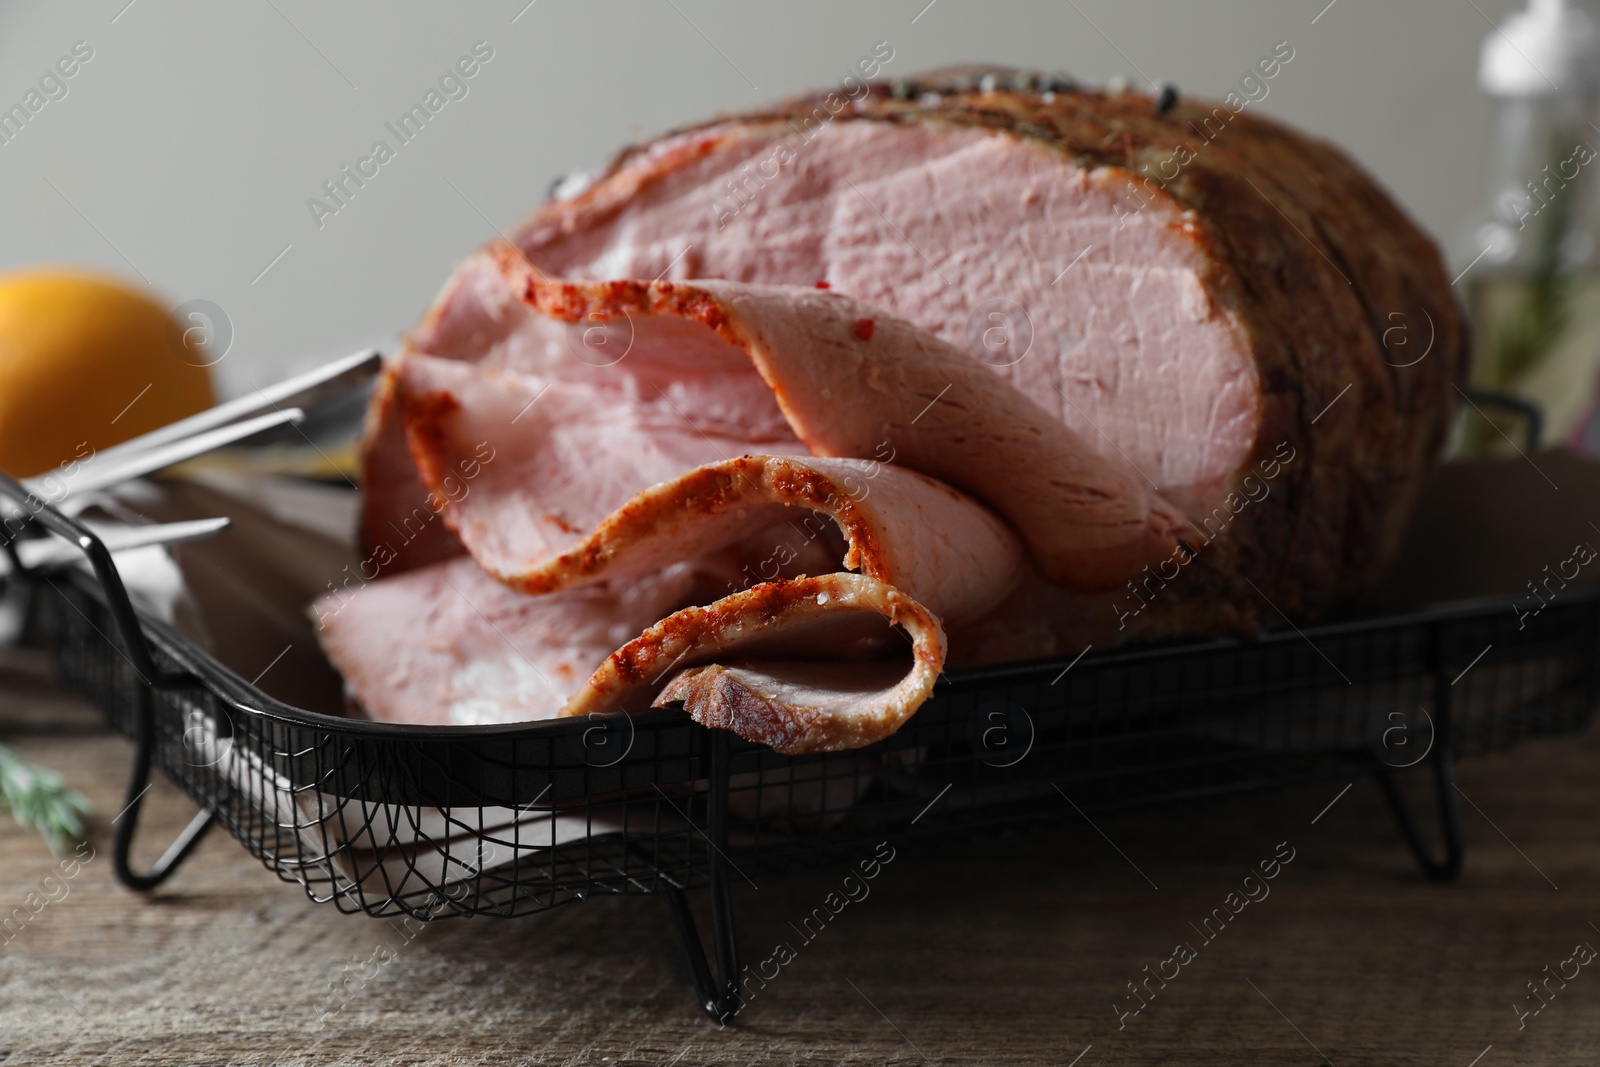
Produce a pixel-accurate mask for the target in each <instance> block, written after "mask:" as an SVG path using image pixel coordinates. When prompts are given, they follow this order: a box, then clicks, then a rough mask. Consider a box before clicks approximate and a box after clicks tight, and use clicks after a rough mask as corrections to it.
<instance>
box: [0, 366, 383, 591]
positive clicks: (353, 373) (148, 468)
mask: <svg viewBox="0 0 1600 1067" xmlns="http://www.w3.org/2000/svg"><path fill="white" fill-rule="evenodd" d="M382 366H383V356H382V354H381V353H379V352H378V350H377V349H366V350H364V351H361V352H357V353H356V354H355V355H352V356H346V357H345V358H344V359H339V360H335V361H334V362H332V363H328V364H324V365H323V366H321V367H317V368H316V369H314V370H310V371H307V372H306V373H304V374H298V375H295V376H294V377H293V378H288V379H286V380H284V381H281V382H278V383H277V384H275V385H269V386H267V387H265V388H262V389H257V390H256V391H255V392H254V393H251V394H249V395H247V396H242V397H239V398H237V399H234V400H230V401H228V402H226V403H223V404H218V405H217V406H216V407H213V408H208V409H207V410H205V411H202V412H200V413H199V414H198V415H191V416H190V417H189V418H187V419H181V420H179V421H178V422H174V423H171V424H170V425H167V426H163V427H161V428H160V429H159V430H152V431H150V432H149V433H147V434H142V435H140V436H139V437H135V438H132V439H130V440H128V441H124V442H123V443H122V444H119V445H116V446H114V447H111V448H108V449H105V450H104V451H101V452H96V453H95V454H94V455H92V456H90V457H89V458H87V459H85V460H83V461H82V462H79V463H77V464H74V465H71V466H70V468H63V469H62V470H61V471H59V472H51V473H48V474H42V475H37V476H35V477H32V478H27V479H24V480H23V481H22V485H23V487H24V488H26V489H27V490H28V492H29V493H30V494H32V496H33V497H35V498H37V499H38V500H39V501H42V502H43V503H47V504H50V505H53V506H55V507H60V506H62V505H63V504H66V503H67V502H68V501H69V500H72V499H74V498H82V497H84V496H86V495H87V494H91V493H95V492H99V491H102V490H105V489H109V488H111V487H112V486H116V485H120V484H122V483H123V482H127V481H131V480H133V479H135V478H141V477H143V476H144V475H147V474H153V473H155V472H156V471H159V470H163V469H165V468H167V467H171V466H174V465H176V464H178V463H182V462H184V461H186V460H190V459H193V458H195V457H196V456H200V455H204V454H205V453H207V452H211V451H214V450H215V449H218V448H222V447H223V446H225V445H231V444H234V443H235V442H238V441H243V440H245V439H246V438H250V437H254V436H255V435H256V434H259V433H262V432H264V431H266V430H270V429H273V428H275V427H278V426H284V425H292V424H296V423H299V422H300V421H301V420H302V419H304V418H305V413H306V410H307V409H310V408H315V407H317V406H318V405H319V404H323V403H326V402H327V401H328V400H331V399H333V398H334V397H336V396H338V395H339V394H341V393H343V392H345V391H347V390H350V389H353V388H356V387H357V386H359V385H362V384H364V383H365V382H367V381H369V380H371V379H372V378H374V377H376V375H377V373H378V371H379V369H380V368H381V367H382ZM268 409H271V410H268ZM0 513H3V515H4V517H5V518H8V519H15V518H19V517H25V516H26V515H27V513H28V511H27V508H26V507H24V506H23V505H21V504H18V503H16V502H14V501H11V500H0ZM227 525H228V520H227V519H225V518H216V519H200V520H194V521H188V522H166V523H152V524H149V525H143V526H129V527H122V528H108V529H107V530H105V531H104V532H103V533H102V539H103V540H104V541H105V543H106V547H107V548H109V549H111V550H112V551H114V552H115V551H121V550H124V549H130V548H143V547H148V546H150V545H167V544H177V543H179V542H183V541H192V540H196V539H198V538H201V537H210V536H213V535H215V534H217V533H220V532H221V531H222V530H224V529H226V528H227ZM17 548H18V558H19V559H21V560H22V561H23V563H24V564H25V565H27V566H30V567H32V566H57V565H61V564H65V563H70V562H71V561H72V560H74V559H76V558H77V555H78V554H77V552H76V551H75V550H74V547H73V546H70V545H67V544H65V543H60V544H51V543H49V542H38V543H32V542H30V543H26V544H19V545H18V546H17ZM9 569H10V568H9V561H8V560H7V559H6V557H4V556H0V574H4V573H5V572H6V571H7V570H9Z"/></svg>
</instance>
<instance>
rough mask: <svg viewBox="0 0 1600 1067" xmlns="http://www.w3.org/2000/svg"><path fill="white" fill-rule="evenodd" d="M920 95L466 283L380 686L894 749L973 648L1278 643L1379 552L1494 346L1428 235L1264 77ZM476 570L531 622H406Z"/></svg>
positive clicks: (395, 401) (704, 151)
mask: <svg viewBox="0 0 1600 1067" xmlns="http://www.w3.org/2000/svg"><path fill="white" fill-rule="evenodd" d="M996 80H997V81H998V82H999V84H1001V85H1005V84H1009V83H1010V82H1009V76H1008V75H1005V74H1004V73H1002V74H1000V75H999V77H998V79H984V82H983V84H984V85H989V84H991V82H993V81H996ZM913 90H914V91H912V92H909V93H906V92H897V93H894V94H891V93H889V92H888V91H887V90H886V89H885V87H883V86H876V87H874V88H873V89H872V90H871V91H870V92H869V93H864V94H861V95H860V97H859V99H856V100H850V99H848V98H846V97H844V96H843V95H842V94H837V93H835V94H829V95H826V96H820V97H808V98H802V99H798V100H794V101H790V102H788V103H786V104H783V105H780V106H778V107H776V108H773V109H770V110H766V111H762V112H759V113H755V114H749V115H743V116H738V117H734V118H726V119H719V120H716V121H714V122H711V123H707V124H703V125H700V126H695V127H691V128H688V129H685V130H680V131H677V132H674V133H671V134H668V135H666V136H664V137H662V138H659V139H657V140H656V141H654V142H651V143H649V144H647V145H644V146H641V147H636V148H632V149H629V150H627V151H625V152H623V153H622V154H621V155H620V156H618V157H617V159H615V160H614V161H613V162H612V163H611V164H610V165H609V166H608V167H607V168H605V169H604V170H603V171H602V172H601V173H600V174H599V175H597V176H595V177H594V178H593V179H591V180H589V181H587V183H586V184H585V185H584V187H583V188H582V190H581V191H580V192H577V193H576V194H575V195H571V196H567V197H565V198H563V199H557V200H552V201H551V202H549V203H547V204H545V205H544V206H543V207H541V208H540V209H539V210H538V211H537V212H536V213H535V214H534V215H533V217H532V218H530V219H529V220H528V221H527V222H526V223H525V224H524V225H523V226H521V227H520V228H518V229H517V230H515V231H514V232H513V233H512V234H510V235H509V242H506V241H497V242H495V243H494V244H492V245H491V246H490V247H488V248H486V249H485V250H483V251H482V252H480V253H478V254H477V255H475V256H474V257H472V258H471V259H469V260H468V261H467V262H466V263H465V264H463V265H462V267H460V268H459V269H458V270H457V272H456V274H455V275H454V276H453V278H452V279H451V281H450V283H449V284H448V285H447V286H446V288H445V290H444V292H443V293H442V294H441V296H440V298H439V300H438V301H437V302H436V304H435V306H434V307H433V308H432V309H431V310H430V312H429V314H428V316H427V317H426V318H425V319H424V321H423V323H422V325H421V326H420V327H419V329H418V330H417V331H416V332H415V333H414V334H413V336H412V337H411V338H410V343H409V344H408V346H407V349H406V351H405V352H404V353H402V355H401V356H400V357H399V358H398V359H397V360H395V361H394V362H393V364H392V365H391V367H390V368H389V371H388V373H387V374H386V377H385V380H384V382H383V384H382V386H381V387H380V389H379V391H378V393H377V394H376V396H375V400H374V405H373V410H372V413H371V416H370V417H369V427H368V435H367V443H366V448H365V453H364V454H365V462H366V518H365V522H364V528H363V533H364V538H365V540H366V542H367V548H368V551H369V554H374V555H375V556H376V558H377V559H378V560H379V561H380V562H382V563H383V564H384V573H385V574H386V575H387V576H386V577H384V578H382V579H381V580H379V581H378V582H375V583H373V584H372V585H371V586H370V587H369V588H366V589H363V590H361V591H359V592H357V593H356V594H355V595H354V596H353V597H351V598H350V601H349V603H343V602H342V601H341V604H340V605H339V610H338V611H337V612H326V611H324V612H323V614H324V616H325V618H326V619H327V622H326V623H325V627H324V632H325V644H326V646H327V648H328V650H329V653H330V656H331V657H332V658H333V660H334V662H335V664H336V665H337V666H339V667H340V668H341V669H342V670H343V671H344V673H345V676H346V678H347V680H349V681H350V684H351V689H352V692H353V693H354V695H355V696H356V697H357V699H358V700H359V701H360V702H361V703H362V704H363V706H364V707H365V708H366V709H367V710H368V711H369V712H370V713H372V714H374V715H377V716H379V717H382V718H390V719H396V720H404V721H434V722H439V721H446V722H460V721H487V720H493V721H507V720H517V719H531V718H541V717H546V716H550V715H555V714H587V713H593V712H597V711H598V712H606V713H610V712H616V711H631V710H637V709H640V708H643V707H648V706H653V705H660V704H668V703H680V702H681V703H682V705H683V706H684V707H685V709H686V710H688V711H689V712H690V713H691V714H692V715H694V716H695V717H696V718H697V719H699V720H700V721H702V722H705V723H707V724H709V725H713V726H719V727H726V728H730V729H733V730H736V731H737V732H739V733H740V734H741V735H742V736H745V737H748V738H751V739H753V740H757V741H761V742H764V743H767V744H771V745H773V746H774V747H776V748H778V749H779V750H780V751H785V752H802V751H817V750H825V749H836V748H845V747H855V746H858V745H862V744H866V743H870V742H871V741H872V740H875V739H877V738H879V737H882V736H885V735H886V734H887V733H889V732H892V731H893V730H894V729H895V728H897V727H898V726H899V724H900V723H901V722H903V721H904V718H905V717H906V716H907V715H909V714H910V713H911V712H912V711H914V710H915V707H916V705H917V704H918V703H920V702H921V700H922V699H924V698H925V697H926V695H927V693H928V692H929V688H930V687H931V685H932V680H933V678H935V677H936V676H937V674H938V672H939V670H941V669H942V667H943V665H944V663H945V662H946V656H947V655H948V657H949V661H950V662H955V663H971V662H984V661H993V660H997V659H1006V658H1024V657H1028V656H1038V655H1046V654H1053V653H1067V654H1075V653H1077V652H1078V651H1079V650H1080V649H1081V648H1082V647H1083V646H1084V644H1086V643H1089V642H1095V643H1100V644H1104V643H1107V642H1111V641H1117V640H1126V639H1128V638H1130V637H1148V636H1152V635H1166V634H1176V633H1206V632H1221V631H1236V632H1238V631H1243V632H1250V631H1253V630H1256V629H1259V628H1260V627H1261V625H1262V624H1263V622H1265V621H1269V620H1271V619H1274V618H1276V617H1277V615H1278V613H1280V612H1281V613H1283V614H1286V615H1288V616H1291V617H1295V618H1311V617H1315V616H1316V615H1318V614H1321V613H1324V612H1326V611H1327V610H1328V609H1329V608H1330V607H1332V606H1333V605H1335V604H1336V603H1339V602H1341V601H1346V600H1349V599H1351V598H1353V597H1357V596H1359V595H1360V594H1361V593H1362V592H1363V591H1364V590H1366V589H1369V588H1370V587H1371V586H1372V585H1373V584H1374V583H1375V582H1376V581H1377V580H1378V578H1379V576H1380V575H1381V574H1382V570H1383V567H1384V566H1385V564H1386V563H1387V561H1388V560H1389V558H1390V557H1391V556H1392V554H1393V552H1394V550H1395V548H1396V546H1397V544H1398V539H1399V536H1400V534H1401V532H1402V530H1403V527H1404V524H1405V521H1406V518H1407V515H1408V512H1409V509H1410V505H1411V502H1412V499H1413V498H1414V496H1415V494H1416V491H1417V489H1418V486H1419V484H1420V482H1421V479H1422V477H1423V476H1424V474H1425V473H1426V470H1427V468H1428V466H1429V464H1430V463H1431V462H1432V460H1433V459H1434V457H1435V456H1436V454H1437V453H1438V451H1439V449H1440V447H1441V445H1442V442H1443V437H1444V433H1445V430H1446V427H1447V424H1448V421H1449V419H1450V417H1451V414H1452V412H1453V398H1454V396H1455V389H1454V386H1455V385H1456V383H1457V381H1458V379H1459V378H1460V376H1461V374H1462V370H1463V365H1464V360H1465V330H1464V326H1463V322H1462V318H1461V315H1460V312H1459V309H1458V307H1457V305H1456V303H1455V301H1454V299H1453V296H1452V294H1451V289H1450V285H1449V281H1448V278H1447V276H1446V275H1445V273H1444V270H1443V267H1442V264H1441V262H1440V258H1439V255H1438V252H1437V250H1436V248H1435V247H1434V245H1433V244H1432V242H1431V241H1430V240H1429V239H1428V238H1427V237H1426V236H1425V235H1424V234H1422V233H1421V231H1420V230H1419V229H1418V228H1417V227H1416V225H1415V224H1414V223H1412V222H1411V220H1410V219H1409V218H1407V217H1406V216H1405V215H1404V213H1403V212H1401V211H1400V209H1399V208H1398V207H1396V206H1395V205H1394V203H1393V202H1392V201H1391V200H1390V199H1389V198H1388V197H1387V196H1386V195H1385V194H1384V193H1383V191H1382V190H1381V189H1379V188H1378V187H1377V186H1376V184H1375V183H1374V182H1373V181H1372V180H1371V179H1370V178H1369V177H1368V176H1366V175H1365V174H1364V173H1363V172H1361V171H1360V170H1359V169H1358V168H1357V167H1356V166H1355V165H1354V164H1353V163H1351V162H1350V161H1349V160H1348V159H1347V158H1346V157H1345V156H1343V155H1342V154H1341V153H1339V152H1338V151H1337V150H1335V149H1333V148H1331V147H1329V146H1327V145H1324V144H1322V143H1320V142H1317V141H1314V140H1312V139H1309V138H1307V137H1305V136H1303V135H1300V134H1297V133H1294V132H1292V131H1289V130H1286V129H1285V128H1283V127H1281V126H1279V125H1276V124H1274V123H1271V122H1268V121H1265V120H1262V119H1259V118H1257V117H1256V116H1255V115H1254V114H1245V113H1235V112H1231V111H1230V110H1229V109H1228V108H1227V107H1226V106H1223V105H1217V106H1206V105H1204V104H1201V103H1197V102H1196V103H1190V102H1183V101H1180V102H1179V103H1178V104H1177V105H1176V106H1173V107H1170V108H1167V109H1166V110H1165V111H1163V110H1162V109H1161V108H1159V107H1158V106H1157V104H1156V103H1155V102H1154V101H1153V100H1152V99H1151V98H1149V97H1147V96H1144V95H1141V94H1134V93H1110V94H1108V93H1099V92H1091V91H1067V92H1047V93H1039V92H1034V91H1028V90H1022V89H1007V88H991V89H987V90H986V89H981V88H979V87H978V82H977V81H976V80H975V79H973V78H972V77H971V76H970V72H954V73H950V74H947V75H941V76H937V77H933V78H930V79H925V80H924V81H923V82H922V84H920V85H916V86H914V87H913ZM567 184H568V185H569V186H570V185H571V184H572V183H567ZM486 448H487V449H488V451H487V452H485V451H484V450H485V449H486ZM484 455H492V456H493V457H494V458H493V459H492V460H489V461H484V460H483V459H482V457H483V456H484ZM469 468H470V469H472V470H473V472H474V477H472V478H471V479H469V480H468V481H466V482H464V481H463V478H462V475H461V472H462V471H463V470H466V469H469ZM868 472H871V476H870V477H868ZM861 485H866V486H870V493H868V494H866V495H865V496H864V497H863V496H862V494H860V493H858V492H856V491H854V490H853V489H852V488H850V487H851V486H861ZM452 486H454V488H455V489H456V490H459V491H452ZM424 501H431V502H432V503H431V504H430V505H429V510H428V511H426V512H421V513H419V508H420V507H421V506H422V505H423V502H424ZM433 511H437V512H439V513H440V514H442V516H443V519H444V521H443V522H442V523H441V522H438V521H429V520H430V519H431V517H432V516H431V513H432V512H433ZM795 530H809V531H811V534H810V535H809V536H804V537H800V538H798V539H797V538H795V537H794V536H791V533H790V532H792V531H795ZM818 530H825V532H824V533H821V534H818V533H817V531H818ZM780 544H782V545H786V546H787V550H785V551H781V552H780V551H777V550H776V546H778V545H780ZM463 551H465V552H467V553H469V554H470V555H469V556H468V557H461V555H460V554H461V553H462V552H463ZM779 556H781V557H782V560H781V563H780V562H778V557H779ZM474 568H476V569H477V571H476V572H475V571H474ZM479 572H481V573H479ZM469 574H471V575H472V576H471V578H468V577H467V575H469ZM483 574H487V575H489V576H492V578H493V579H498V581H494V580H491V579H490V578H487V577H484V576H483ZM808 575H809V577H807V576H808ZM446 579H448V580H449V581H450V583H451V584H452V585H455V586H457V587H459V588H460V589H462V590H465V589H466V587H467V586H469V585H470V586H471V590H472V592H471V593H470V595H471V596H472V597H473V598H474V601H473V602H475V603H480V605H482V604H487V608H486V612H487V614H485V618H493V619H494V620H496V621H495V625H494V626H493V627H492V628H491V631H492V632H493V633H494V634H495V635H498V636H497V638H496V639H491V637H490V636H489V635H488V634H486V633H484V632H481V631H482V629H483V628H482V627H481V626H472V625H470V623H471V619H470V615H468V614H463V611H466V610H469V609H461V608H460V607H459V606H458V607H440V606H439V605H438V604H435V608H434V609H432V610H431V611H430V613H429V615H428V617H427V618H426V619H424V620H423V623H422V625H421V626H420V627H416V626H413V628H412V631H411V636H410V638H409V639H408V640H397V638H398V637H399V634H398V633H397V632H396V630H395V627H396V624H394V623H385V622H384V621H383V619H382V618H381V616H383V615H385V614H386V613H388V612H392V611H395V610H397V609H398V607H399V605H400V604H402V603H404V602H405V601H406V600H408V599H411V598H423V599H426V598H427V597H429V596H437V595H441V594H440V590H441V589H442V588H443V587H442V585H441V583H442V582H443V581H444V580H446ZM446 599H448V598H446ZM456 599H458V600H464V598H459V597H458V598H456ZM440 603H443V601H440ZM324 607H325V606H324ZM488 608H492V609H493V610H492V611H488ZM653 613H654V614H655V618H654V619H651V618H648V617H649V616H651V615H652V614H653ZM663 616H664V617H663ZM561 620H566V622H565V624H563V622H561ZM656 620H660V621H659V622H657V621H656ZM630 630H631V631H632V632H625V631H630ZM896 631H898V634H899V636H895V634H896ZM602 634H603V635H604V636H602ZM408 645H415V646H418V647H425V648H427V649H428V655H427V656H425V657H421V656H419V657H417V658H415V659H410V658H407V657H406V656H405V652H404V649H405V647H407V646H408ZM580 646H581V650H580ZM604 646H608V647H604ZM508 648H509V649H513V650H514V651H515V656H511V658H509V659H508V656H509V655H510V653H508V651H507V650H508ZM547 657H554V658H553V659H549V660H548V662H547V660H546V658H547ZM517 662H521V663H523V664H524V665H525V666H526V667H527V668H531V669H523V668H520V667H517V666H516V665H515V664H516V663H517ZM486 663H496V664H498V665H499V666H498V667H496V668H495V670H496V671H498V672H499V673H498V674H494V677H495V678H496V679H501V680H503V679H507V678H513V679H514V678H516V677H519V674H518V672H519V671H520V672H521V675H520V676H526V677H528V678H537V677H540V675H543V676H544V677H545V679H546V680H547V681H548V682H549V683H550V684H549V685H545V684H544V682H543V681H541V682H540V683H539V684H538V685H534V684H532V683H529V684H527V685H521V684H520V683H519V684H509V683H507V684H501V682H499V681H497V682H496V683H495V684H494V685H490V686H484V685H478V684H477V682H475V681H474V679H477V680H478V681H481V680H482V677H484V676H485V675H486V674H487V673H494V672H492V671H490V670H489V668H487V667H485V666H484V665H485V664H486ZM586 668H587V670H588V672H589V673H588V674H587V675H585V669H586ZM474 685H476V686H477V687H476V688H474ZM486 694H487V695H486ZM463 707H465V708H468V709H470V714H469V713H466V712H463V711H462V710H461V709H462V708H463ZM451 709H454V710H451Z"/></svg>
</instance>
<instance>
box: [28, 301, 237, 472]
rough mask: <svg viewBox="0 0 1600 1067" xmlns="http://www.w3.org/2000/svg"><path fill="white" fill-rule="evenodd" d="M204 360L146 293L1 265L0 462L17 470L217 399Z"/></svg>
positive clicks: (95, 446) (64, 457) (78, 453)
mask: <svg viewBox="0 0 1600 1067" xmlns="http://www.w3.org/2000/svg"><path fill="white" fill-rule="evenodd" d="M206 362H207V360H206V359H205V357H204V355H203V354H202V353H201V351H200V350H199V349H197V348H196V347H195V346H193V345H192V344H191V343H190V338H189V337H188V335H186V334H185V333H184V332H183V331H182V330H181V329H179V328H177V327H175V325H174V324H173V321H172V318H171V316H170V315H169V314H168V312H167V310H166V309H165V308H164V307H162V306H161V305H160V304H157V303H156V302H155V301H153V300H151V299H150V297H148V296H146V295H144V294H143V293H141V292H139V291H137V290H135V289H132V288H130V287H128V286H126V285H123V284H121V283H120V282H116V281H112V280H110V279H107V278H101V277H97V276H95V275H91V274H83V273H79V272H75V271H69V270H60V269H40V270H28V271H18V272H15V273H10V274H0V470H4V471H5V472H6V473H7V474H10V475H11V476H12V477H14V478H25V477H29V476H31V475H35V474H41V473H43V472H45V471H48V470H50V469H51V468H53V467H56V466H57V465H59V464H63V463H66V462H69V461H71V460H74V459H84V458H87V457H88V456H89V455H90V454H92V453H91V450H93V451H100V450H101V449H105V448H109V447H111V446H112V445H114V444H117V443H119V442H121V441H125V440H127V439H128V438H130V437H137V436H138V435H139V434H142V433H146V432H148V431H150V430H154V429H156V428H158V427H161V426H165V425H166V424H167V423H169V422H174V421H176V420H178V419H181V418H184V417H185V416H188V415H193V414H194V413H195V412H197V411H202V410H204V409H205V408H208V407H210V406H211V405H212V404H213V403H215V397H214V395H213V393H212V391H211V376H210V374H209V373H208V372H207V371H206V370H205V367H204V364H205V363H206Z"/></svg>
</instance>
